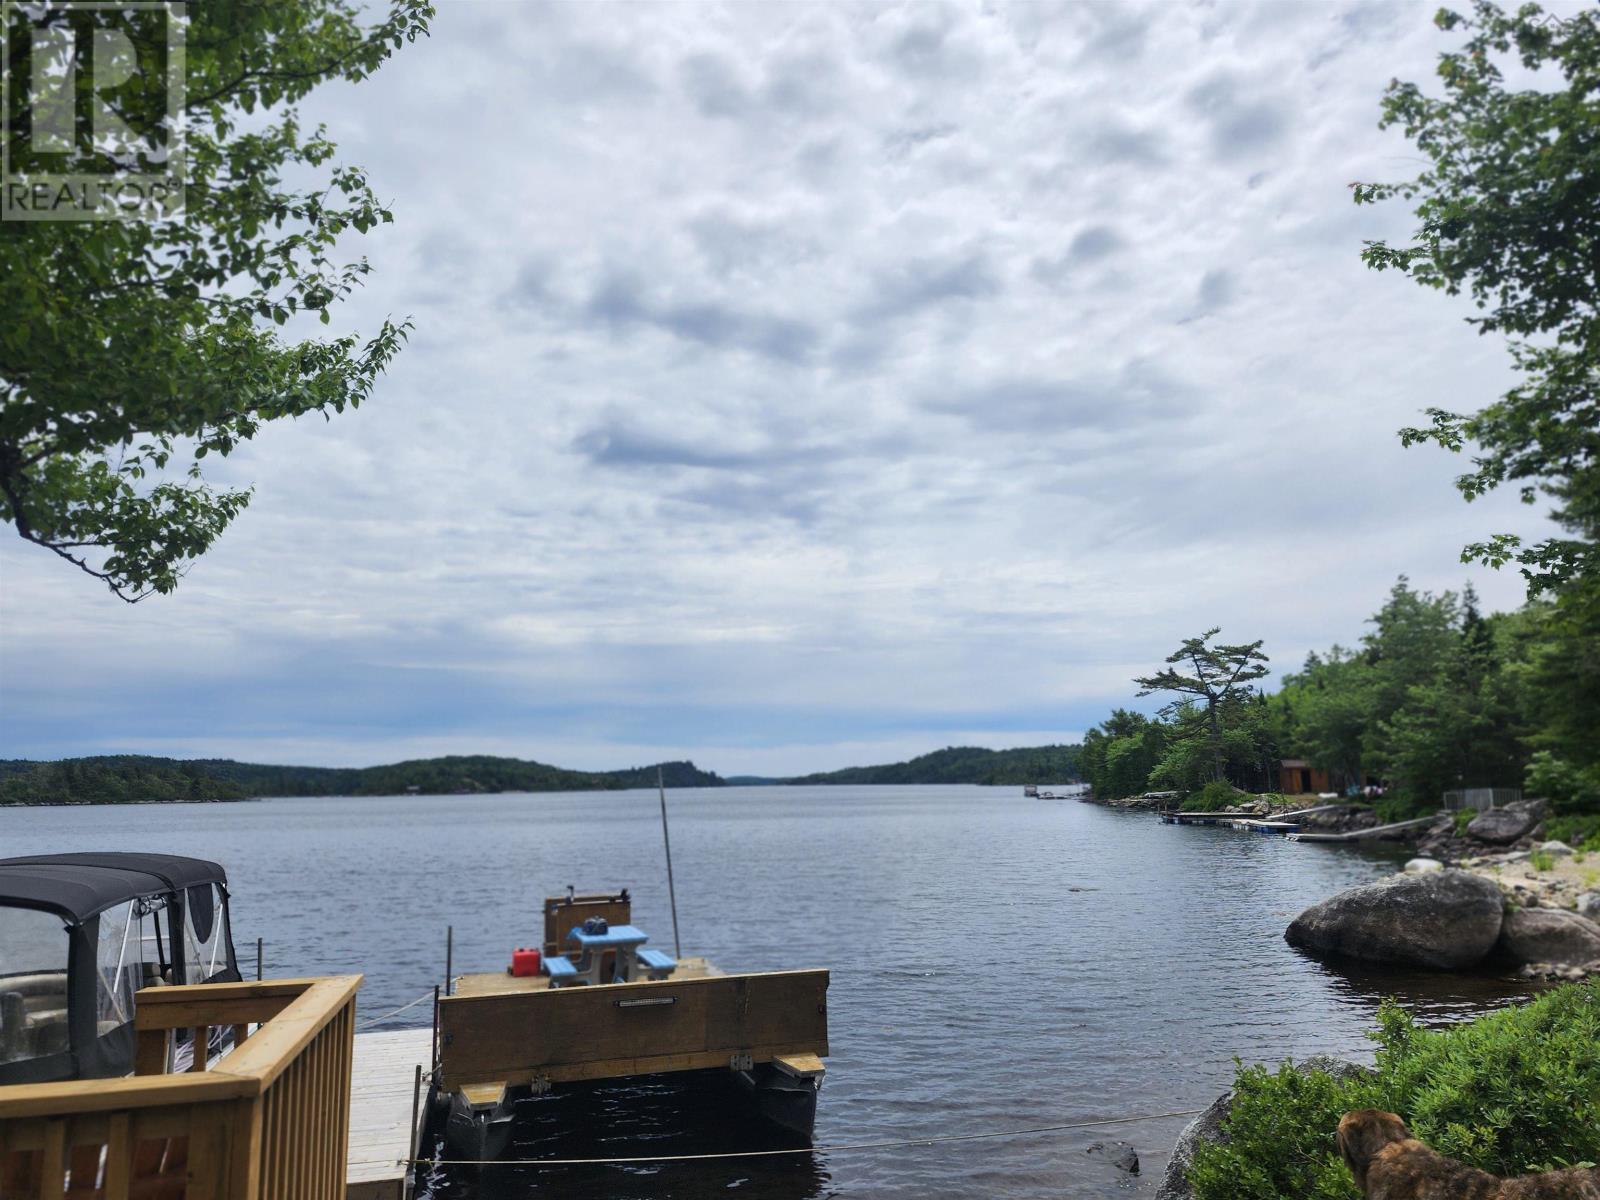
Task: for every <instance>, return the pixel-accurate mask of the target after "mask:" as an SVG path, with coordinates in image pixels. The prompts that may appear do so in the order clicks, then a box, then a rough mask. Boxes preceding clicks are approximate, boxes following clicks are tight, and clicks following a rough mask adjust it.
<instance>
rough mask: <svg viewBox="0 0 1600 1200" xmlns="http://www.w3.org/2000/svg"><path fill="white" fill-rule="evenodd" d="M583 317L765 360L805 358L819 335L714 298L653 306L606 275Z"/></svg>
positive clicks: (629, 284)
mask: <svg viewBox="0 0 1600 1200" xmlns="http://www.w3.org/2000/svg"><path fill="white" fill-rule="evenodd" d="M585 311H586V312H587V314H588V315H589V316H590V317H592V318H595V319H597V320H599V321H600V322H601V323H603V324H605V325H606V326H607V327H608V328H610V329H611V330H612V331H613V332H620V331H622V330H624V329H626V328H629V327H633V326H639V325H645V326H649V327H651V328H655V329H659V330H661V331H662V332H664V333H670V334H672V335H673V336H674V337H677V338H682V339H683V340H685V341H690V342H696V343H699V344H700V345H703V346H707V347H710V348H712V349H727V350H746V351H749V352H750V353H753V354H759V355H762V356H764V357H766V358H775V359H781V360H783V361H785V362H800V361H802V360H804V359H806V358H809V357H810V356H811V355H812V353H813V352H814V351H815V350H816V348H817V344H818V343H819V342H820V340H821V333H820V332H819V331H818V330H817V329H816V328H815V327H814V326H812V325H810V324H808V323H807V322H805V321H801V320H797V319H794V318H791V317H783V316H774V315H772V314H768V313H759V312H745V311H743V310H741V309H739V308H736V307H734V306H732V305H729V304H725V303H723V302H720V301H715V300H694V301H668V302H664V303H656V302H653V301H652V300H651V299H650V298H649V297H648V296H646V295H645V291H644V288H643V286H642V285H641V284H639V283H638V282H636V281H634V280H632V279H630V278H628V277H626V276H622V275H617V274H608V275H606V276H604V277H603V278H602V279H601V281H600V283H599V285H598V286H597V287H596V288H595V290H594V291H593V293H591V295H590V297H589V301H588V303H587V304H586V305H585Z"/></svg>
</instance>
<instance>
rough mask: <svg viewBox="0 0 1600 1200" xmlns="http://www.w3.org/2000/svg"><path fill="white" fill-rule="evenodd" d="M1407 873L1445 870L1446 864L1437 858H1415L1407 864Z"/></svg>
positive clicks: (1414, 873)
mask: <svg viewBox="0 0 1600 1200" xmlns="http://www.w3.org/2000/svg"><path fill="white" fill-rule="evenodd" d="M1405 870H1406V874H1407V875H1430V874H1432V873H1433V872H1434V871H1442V870H1444V864H1443V863H1442V862H1440V861H1439V860H1438V859H1437V858H1413V859H1412V860H1411V861H1410V862H1408V863H1407V864H1406V868H1405Z"/></svg>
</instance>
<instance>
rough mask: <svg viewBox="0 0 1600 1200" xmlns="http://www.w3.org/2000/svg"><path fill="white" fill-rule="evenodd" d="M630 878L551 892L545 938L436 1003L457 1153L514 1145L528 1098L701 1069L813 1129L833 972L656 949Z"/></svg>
mask: <svg viewBox="0 0 1600 1200" xmlns="http://www.w3.org/2000/svg"><path fill="white" fill-rule="evenodd" d="M648 942H649V936H648V935H647V934H646V933H645V932H644V931H643V930H641V929H639V928H637V927H636V926H634V925H633V923H632V898H631V897H630V896H629V894H628V891H627V889H623V890H622V891H620V892H615V893H593V894H587V895H580V894H574V893H573V892H571V891H569V892H568V894H567V895H565V896H552V897H547V898H546V899H545V902H544V939H543V943H542V944H541V946H540V947H539V948H538V949H537V950H533V949H531V948H530V949H525V950H519V951H517V952H516V954H515V955H514V957H513V964H512V967H511V968H509V969H507V970H505V971H498V972H494V973H484V974H463V975H460V976H458V977H457V978H456V979H454V980H453V981H451V986H450V989H449V990H450V995H448V996H446V997H443V998H441V1000H440V1001H439V1061H438V1064H437V1067H436V1069H435V1071H434V1073H433V1081H432V1084H431V1099H432V1103H431V1104H430V1111H432V1112H434V1113H435V1114H436V1119H439V1118H442V1120H443V1130H442V1132H443V1135H444V1138H445V1142H446V1147H447V1150H448V1153H449V1155H450V1156H451V1157H454V1158H464V1159H475V1160H484V1159H494V1158H498V1157H500V1156H501V1155H502V1154H503V1153H504V1149H505V1146H506V1144H507V1142H508V1140H509V1137H510V1133H511V1120H512V1108H513V1105H514V1103H515V1102H516V1100H517V1099H519V1098H521V1097H522V1096H527V1095H535V1096H537V1095H543V1094H545V1093H548V1092H551V1091H553V1090H555V1089H562V1088H567V1087H571V1086H576V1085H581V1084H584V1083H591V1082H595V1081H600V1080H613V1079H622V1078H629V1077H635V1076H645V1075H659V1074H665V1073H676V1072H701V1073H705V1074H708V1075H713V1076H720V1077H722V1078H725V1079H728V1080H730V1081H731V1082H732V1083H733V1084H734V1085H735V1086H736V1087H737V1088H738V1089H739V1091H740V1092H741V1093H742V1094H744V1095H746V1096H748V1097H749V1098H750V1100H751V1101H752V1102H753V1103H754V1105H755V1107H756V1109H757V1111H758V1112H759V1113H760V1114H761V1115H762V1116H763V1117H765V1118H767V1119H768V1120H769V1121H771V1122H773V1123H774V1124H776V1125H778V1126H780V1127H781V1128H782V1129H784V1130H786V1131H787V1132H789V1133H790V1134H793V1135H795V1136H797V1137H800V1138H803V1139H805V1140H807V1141H809V1140H810V1138H811V1134H812V1129H813V1127H814V1125H815V1122H816V1113H817V1097H818V1093H819V1091H820V1089H821V1087H822V1081H823V1078H824V1076H825V1075H826V1067H825V1066H824V1065H823V1061H822V1060H823V1058H825V1057H826V1056H827V1053H828V1016H827V990H828V972H827V971H826V970H799V971H764V972H757V973H752V974H743V975H741V974H727V973H724V972H723V971H722V970H721V969H719V968H718V967H717V966H715V965H714V964H713V963H711V962H709V961H708V960H706V959H705V958H700V957H687V956H686V957H682V958H678V957H674V956H673V955H669V954H666V953H665V952H663V951H660V950H656V949H653V948H652V947H650V946H649V945H648V944H647V943H648Z"/></svg>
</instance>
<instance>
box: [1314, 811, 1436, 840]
mask: <svg viewBox="0 0 1600 1200" xmlns="http://www.w3.org/2000/svg"><path fill="white" fill-rule="evenodd" d="M1438 819H1439V814H1438V813H1434V814H1433V815H1432V816H1428V817H1418V818H1416V819H1415V820H1413V821H1395V822H1394V823H1393V824H1390V825H1374V826H1373V827H1372V828H1371V829H1352V830H1350V832H1348V833H1291V834H1289V840H1290V841H1291V842H1366V841H1371V840H1372V839H1373V838H1381V837H1387V836H1388V835H1389V834H1391V833H1398V832H1400V831H1401V830H1405V829H1420V828H1422V826H1424V825H1432V824H1433V823H1434V822H1435V821H1437V820H1438Z"/></svg>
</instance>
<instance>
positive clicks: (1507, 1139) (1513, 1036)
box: [1189, 983, 1600, 1200]
mask: <svg viewBox="0 0 1600 1200" xmlns="http://www.w3.org/2000/svg"><path fill="white" fill-rule="evenodd" d="M1378 1026H1379V1027H1378V1032H1377V1033H1376V1034H1374V1035H1373V1037H1374V1039H1375V1040H1376V1041H1377V1042H1378V1043H1379V1045H1380V1047H1381V1048H1380V1049H1379V1051H1378V1061H1377V1069H1376V1072H1375V1074H1373V1075H1371V1076H1368V1077H1356V1078H1351V1079H1345V1080H1336V1079H1333V1078H1331V1077H1329V1076H1327V1075H1322V1074H1316V1073H1312V1074H1306V1075H1302V1074H1300V1073H1298V1072H1296V1071H1294V1070H1293V1069H1292V1068H1290V1067H1288V1066H1287V1064H1286V1065H1285V1066H1284V1067H1282V1068H1280V1069H1279V1070H1278V1071H1276V1072H1272V1071H1268V1070H1266V1069H1265V1068H1263V1067H1241V1068H1240V1069H1239V1073H1238V1078H1237V1080H1236V1081H1235V1099H1234V1105H1233V1111H1232V1113H1231V1115H1230V1116H1229V1118H1228V1120H1227V1122H1226V1126H1225V1127H1226V1129H1227V1132H1228V1135H1229V1137H1230V1138H1231V1139H1232V1140H1231V1141H1230V1142H1229V1143H1228V1144H1227V1145H1222V1146H1219V1145H1214V1144H1211V1143H1203V1144H1201V1145H1200V1146H1199V1147H1197V1149H1196V1153H1195V1160H1194V1165H1193V1167H1191V1168H1190V1172H1189V1180H1190V1182H1191V1184H1192V1185H1193V1187H1194V1194H1195V1200H1356V1198H1357V1195H1358V1193H1357V1192H1356V1189H1355V1183H1354V1181H1353V1180H1352V1179H1351V1178H1350V1173H1349V1172H1348V1171H1347V1170H1346V1169H1345V1167H1344V1165H1343V1164H1342V1163H1341V1162H1340V1161H1339V1157H1338V1153H1337V1151H1336V1150H1335V1149H1334V1144H1333V1131H1334V1130H1335V1128H1337V1126H1338V1124H1339V1118H1340V1117H1341V1116H1342V1115H1344V1113H1346V1112H1348V1111H1350V1110H1351V1109H1355V1108H1382V1109H1387V1110H1389V1111H1391V1112H1397V1113H1399V1114H1400V1115H1401V1117H1403V1118H1404V1119H1405V1121H1406V1123H1407V1124H1408V1125H1409V1126H1410V1127H1411V1132H1412V1133H1413V1134H1414V1135H1415V1136H1417V1137H1419V1138H1421V1139H1422V1140H1423V1141H1424V1142H1426V1143H1427V1144H1428V1145H1430V1146H1432V1147H1433V1148H1434V1149H1436V1150H1438V1151H1439V1152H1440V1153H1442V1154H1448V1155H1450V1156H1452V1157H1454V1158H1458V1159H1460V1160H1462V1161H1463V1162H1466V1163H1470V1164H1472V1165H1473V1166H1476V1167H1481V1168H1483V1169H1484V1170H1486V1171H1492V1172H1494V1173H1495V1174H1497V1175H1519V1174H1523V1173H1525V1172H1528V1171H1540V1170H1545V1169H1547V1168H1549V1167H1554V1166H1563V1165H1570V1164H1575V1163H1579V1162H1593V1161H1595V1160H1600V984H1595V983H1587V984H1573V985H1570V986H1567V987H1563V988H1560V989H1558V990H1556V991H1553V992H1549V993H1546V994H1545V995H1544V996H1541V997H1540V998H1539V999H1537V1000H1535V1001H1533V1002H1532V1003H1531V1004H1526V1005H1521V1006H1517V1007H1512V1008H1506V1009H1502V1010H1500V1011H1498V1012H1494V1013H1490V1014H1489V1015H1487V1016H1484V1017H1479V1018H1478V1019H1477V1020H1476V1021H1472V1022H1470V1023H1467V1024H1462V1025H1456V1026H1452V1027H1449V1028H1446V1029H1443V1030H1439V1031H1429V1030H1426V1029H1423V1028H1421V1027H1420V1026H1418V1025H1417V1024H1416V1022H1415V1021H1414V1020H1413V1019H1412V1018H1411V1017H1410V1016H1409V1015H1408V1014H1407V1013H1405V1012H1404V1011H1403V1010H1401V1009H1400V1008H1399V1007H1398V1006H1396V1005H1395V1004H1393V1003H1392V1002H1386V1003H1385V1004H1384V1006H1383V1008H1382V1009H1381V1010H1380V1011H1379V1014H1378Z"/></svg>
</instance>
